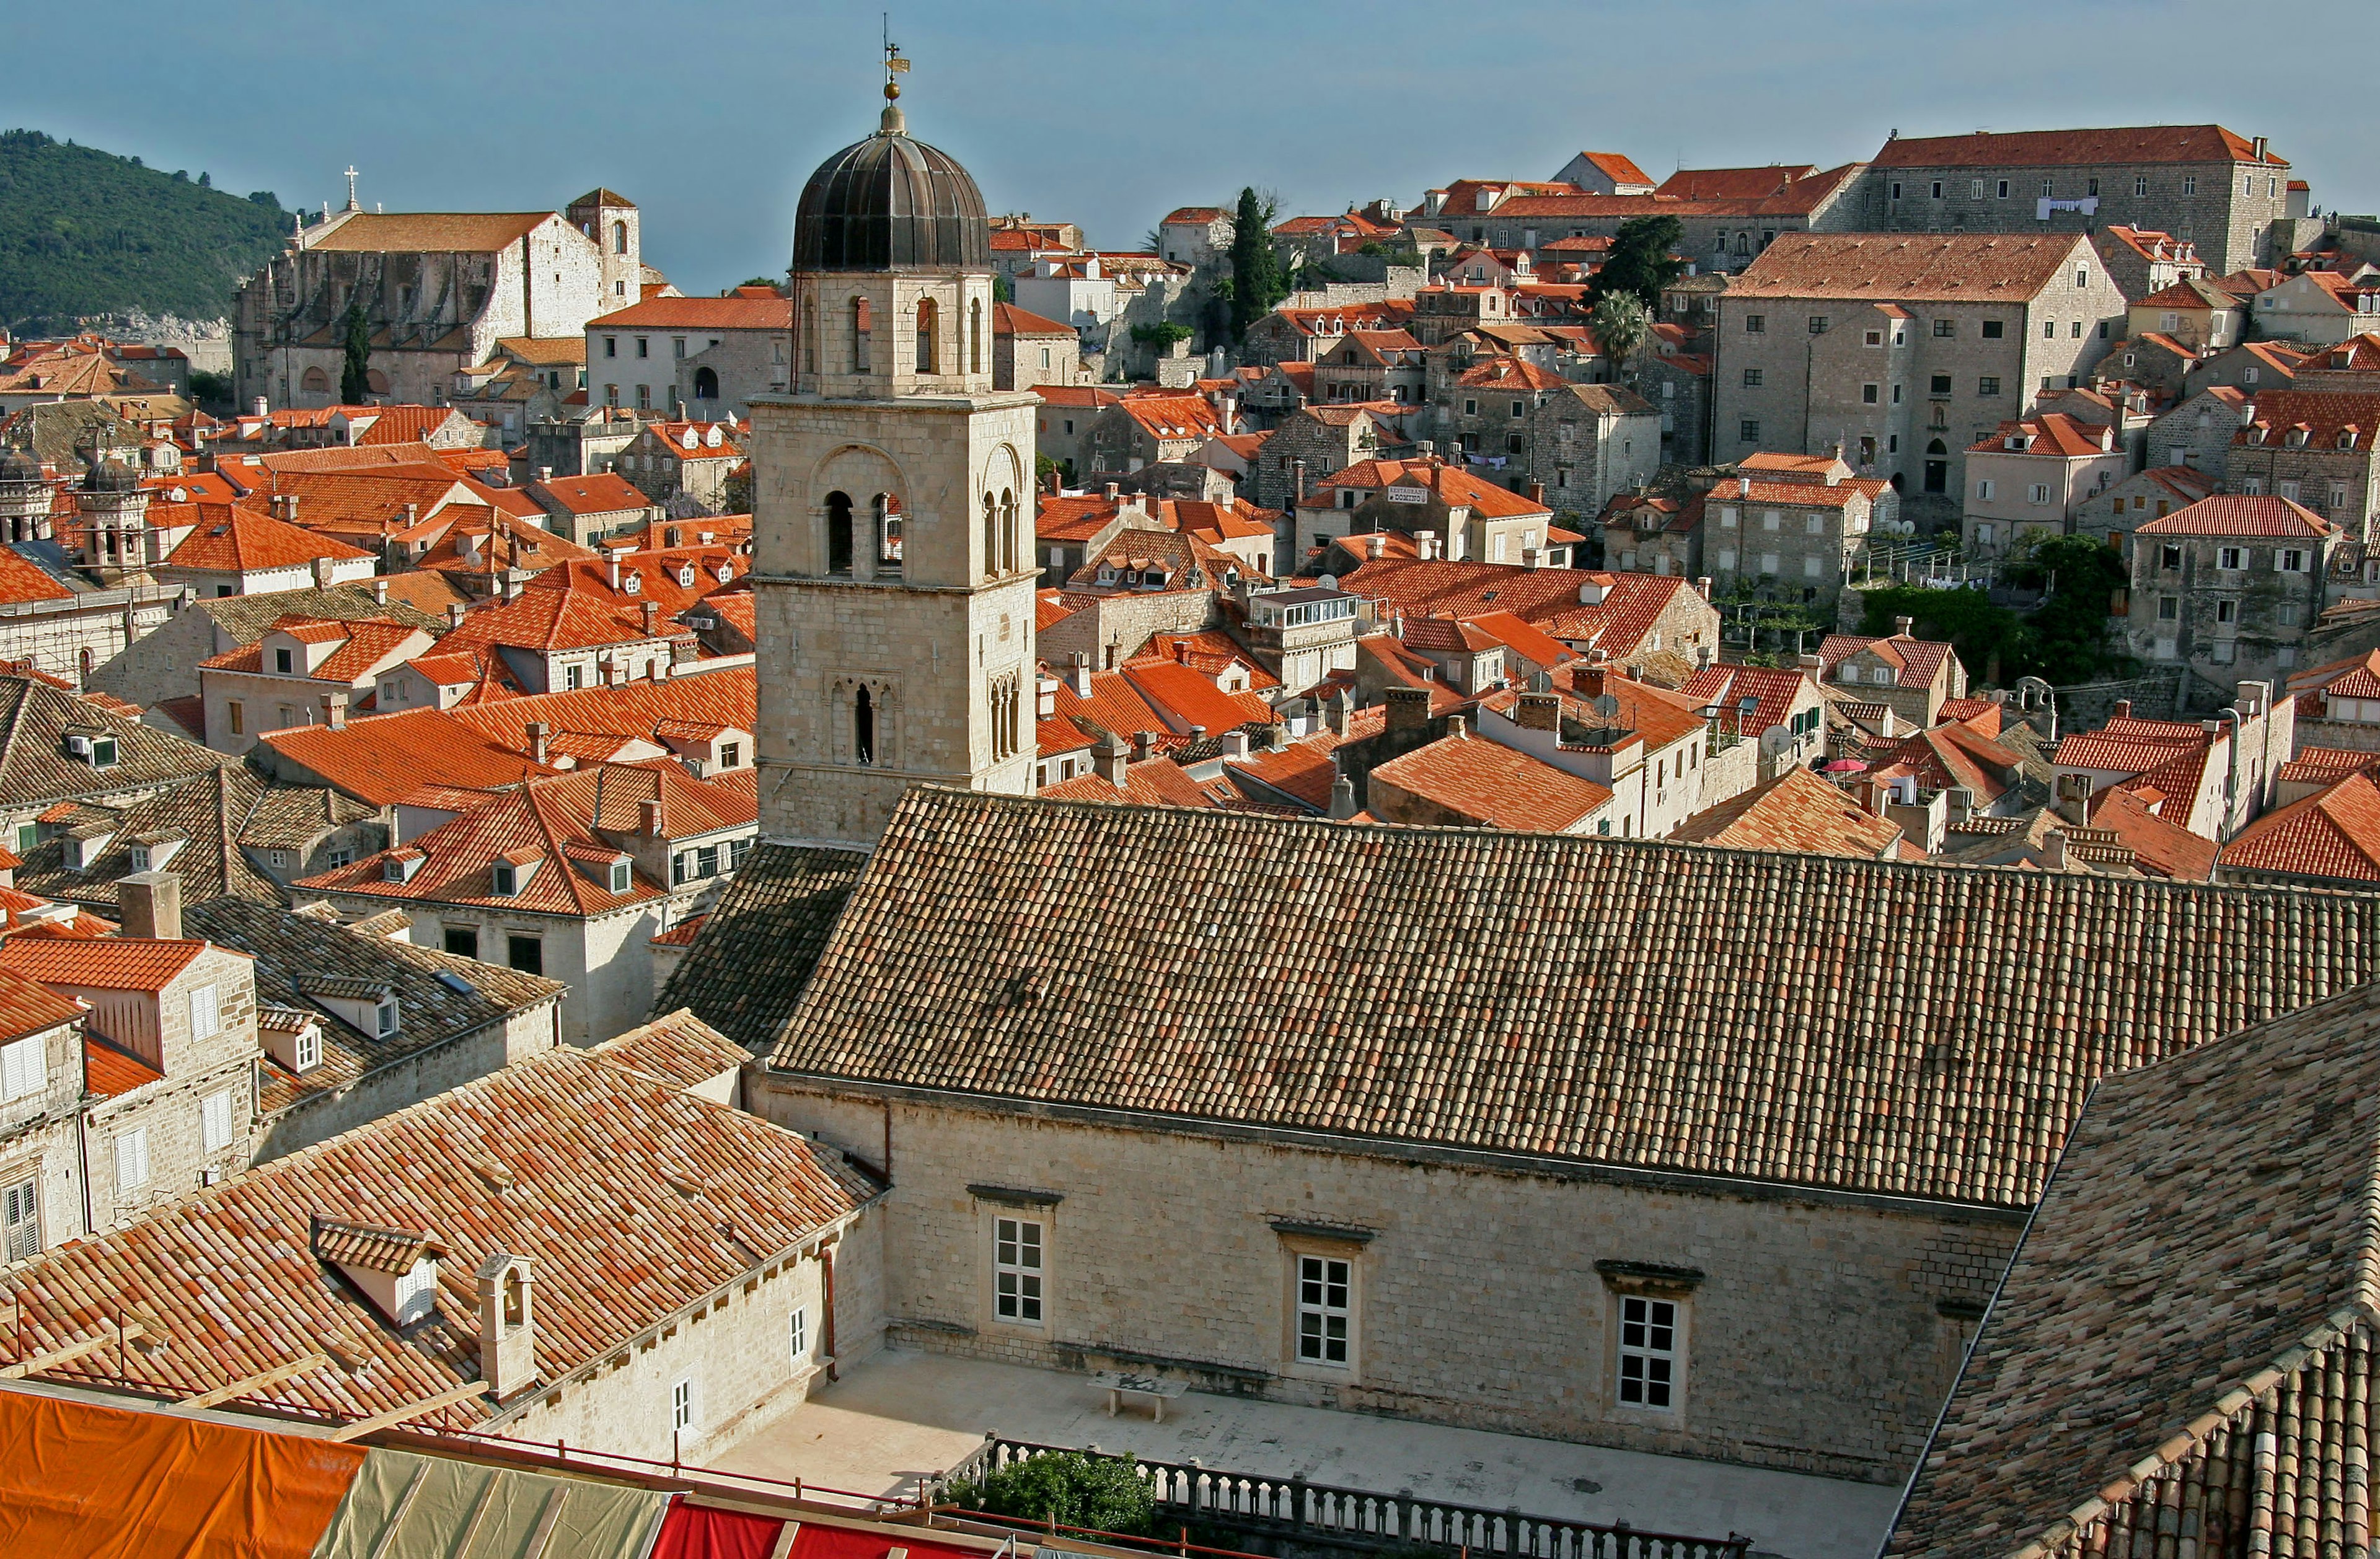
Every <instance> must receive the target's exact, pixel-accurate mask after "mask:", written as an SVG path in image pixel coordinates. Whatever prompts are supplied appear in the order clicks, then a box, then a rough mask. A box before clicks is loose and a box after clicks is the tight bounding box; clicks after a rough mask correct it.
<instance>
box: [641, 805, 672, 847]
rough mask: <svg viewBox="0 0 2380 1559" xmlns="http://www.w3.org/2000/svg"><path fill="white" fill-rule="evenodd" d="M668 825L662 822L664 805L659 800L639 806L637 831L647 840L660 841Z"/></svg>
mask: <svg viewBox="0 0 2380 1559" xmlns="http://www.w3.org/2000/svg"><path fill="white" fill-rule="evenodd" d="M665 827H666V825H665V824H663V823H662V804H661V803H660V801H658V800H654V801H640V802H638V803H637V832H638V833H640V834H642V835H644V836H645V837H646V838H647V839H659V838H661V837H662V829H663V828H665Z"/></svg>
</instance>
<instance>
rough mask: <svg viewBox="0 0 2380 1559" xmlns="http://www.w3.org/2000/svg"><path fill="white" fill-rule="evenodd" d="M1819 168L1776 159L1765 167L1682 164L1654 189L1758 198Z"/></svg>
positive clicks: (1688, 195)
mask: <svg viewBox="0 0 2380 1559" xmlns="http://www.w3.org/2000/svg"><path fill="white" fill-rule="evenodd" d="M1817 171H1818V165H1817V164H1816V163H1770V164H1769V165H1768V166H1767V167H1765V168H1680V169H1679V170H1678V171H1677V172H1676V173H1673V174H1671V175H1670V176H1669V177H1667V178H1665V179H1663V180H1662V181H1661V183H1660V187H1658V188H1657V189H1656V190H1654V193H1655V194H1657V195H1667V196H1669V197H1670V198H1672V199H1679V200H1757V199H1764V198H1766V197H1767V196H1770V195H1780V194H1783V193H1784V192H1785V190H1786V188H1787V187H1789V186H1791V184H1792V183H1793V182H1794V181H1795V180H1796V179H1804V178H1807V177H1809V176H1810V175H1812V174H1815V173H1816V172H1817Z"/></svg>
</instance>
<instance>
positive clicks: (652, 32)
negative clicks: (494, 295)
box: [0, 0, 2380, 292]
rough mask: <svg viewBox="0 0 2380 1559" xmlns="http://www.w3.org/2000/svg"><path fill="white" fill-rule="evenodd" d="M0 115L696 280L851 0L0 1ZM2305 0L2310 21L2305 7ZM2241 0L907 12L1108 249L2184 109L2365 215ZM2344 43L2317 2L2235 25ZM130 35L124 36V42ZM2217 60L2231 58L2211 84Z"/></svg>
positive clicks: (989, 144)
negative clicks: (1499, 183) (1361, 205)
mask: <svg viewBox="0 0 2380 1559" xmlns="http://www.w3.org/2000/svg"><path fill="white" fill-rule="evenodd" d="M5 11H6V15H5V16H0V58H6V59H7V60H8V61H9V69H8V80H7V88H6V94H5V97H0V121H5V127H29V128H34V129H41V130H45V131H47V132H49V133H51V134H53V135H56V136H59V137H71V138H72V139H76V140H78V141H81V142H83V143H85V144H88V145H92V146H97V147H100V148H103V149H104V150H107V151H116V152H122V153H126V154H129V155H137V156H139V157H140V158H142V159H143V160H144V161H146V162H147V163H150V165H152V166H153V167H162V168H164V169H166V170H168V171H170V170H173V169H176V168H187V169H188V171H189V172H190V173H191V175H193V176H195V175H197V174H198V173H200V171H201V170H204V171H206V172H209V173H212V175H214V182H215V184H216V185H217V186H218V187H222V188H225V189H229V190H232V191H234V192H236V193H241V194H245V193H246V192H247V191H249V190H250V189H258V188H265V189H271V190H273V191H274V192H276V193H277V194H279V195H280V197H281V199H282V200H283V202H284V203H285V204H289V205H296V204H299V203H303V204H305V205H307V206H309V207H317V208H318V207H319V206H320V204H321V202H322V201H323V200H325V199H339V198H341V197H342V196H343V194H344V183H343V181H342V180H341V178H340V177H339V170H340V169H342V168H344V167H345V166H346V164H347V163H349V162H350V161H352V162H353V163H355V164H356V166H357V167H358V168H359V169H360V170H362V175H363V177H362V180H361V185H362V198H363V199H364V201H365V203H366V204H367V205H370V203H372V202H374V201H379V202H382V203H384V204H385V205H386V207H387V208H388V209H389V210H391V211H401V210H440V209H443V210H465V211H469V210H478V211H525V210H534V209H540V208H558V207H559V206H561V205H562V204H563V203H564V202H565V201H566V200H568V199H571V198H572V197H573V196H575V195H577V194H578V193H580V192H581V191H583V190H585V189H587V188H589V187H592V186H594V185H597V184H604V185H609V186H611V187H613V188H614V189H617V190H619V191H621V192H622V193H624V194H625V195H627V196H628V197H629V198H630V199H634V200H636V201H637V203H638V205H640V206H641V207H643V208H644V211H645V247H646V258H647V259H648V260H650V261H651V262H652V263H654V264H656V265H659V266H661V267H662V269H663V270H665V271H666V272H669V274H670V277H671V279H672V280H673V281H674V282H676V283H677V284H679V285H680V286H681V287H683V288H684V289H685V290H686V291H688V292H710V291H716V290H717V289H719V288H720V287H722V286H726V285H729V284H733V283H735V282H737V281H740V280H742V279H743V278H745V277H746V276H749V275H754V274H759V273H763V272H780V271H782V270H783V268H784V264H785V259H786V254H787V252H788V249H789V247H790V228H791V223H792V216H793V202H794V198H795V194H796V193H797V192H798V191H799V189H800V187H801V182H802V180H803V178H804V177H805V176H806V175H807V173H808V171H809V170H810V169H811V168H812V167H814V166H815V165H816V164H817V163H819V162H820V160H821V159H822V158H824V157H825V156H826V155H827V154H828V153H830V152H832V151H834V150H835V149H836V148H837V147H840V146H842V145H844V144H845V143H847V142H849V141H852V140H856V139H859V137H861V136H862V135H864V134H866V133H868V131H869V130H871V129H872V128H874V125H875V117H876V111H877V110H878V108H879V107H880V106H881V102H880V98H879V97H878V95H877V94H878V91H879V87H880V79H881V78H880V72H879V70H878V67H877V64H876V61H877V58H878V48H877V45H878V36H879V22H878V16H879V11H878V9H877V8H876V7H872V6H871V7H864V8H854V7H846V6H817V5H806V4H794V3H784V0H778V3H773V4H772V3H769V0H760V3H759V4H748V3H747V4H744V5H735V6H728V5H681V6H670V5H662V4H654V3H650V0H647V3H643V4H615V3H613V0H574V3H572V4H569V5H561V4H551V3H549V0H499V3H496V4H490V3H489V0H472V3H471V4H452V3H449V0H410V3H409V4H407V5H404V6H370V7H364V6H350V5H346V4H339V3H331V4H318V3H310V4H297V3H290V0H232V3H231V4H228V5H205V6H195V5H191V4H189V3H188V0H174V3H171V4H168V3H165V0H110V3H109V4H108V5H107V6H104V7H103V13H101V12H93V11H91V10H86V9H84V8H82V7H79V6H31V5H29V4H18V5H9V6H6V7H5ZM2325 13H2327V17H2326V18H2325ZM2243 15H2244V13H2242V12H2241V11H2240V9H2239V7H2238V6H2236V5H2228V4H2227V5H2223V6H2216V5H2213V4H2202V3H2199V0H2178V3H2177V0H2168V3H2164V4H2155V5H2150V4H2132V3H2127V0H2060V3H2058V4H2038V3H2035V0H2007V3H2001V4H1997V5H1993V6H1973V7H1956V8H1953V7H1949V6H1925V5H1912V4H1908V3H1906V0H1900V3H1894V4H1870V3H1850V0H1837V3H1828V0H1806V3H1804V4H1800V5H1790V6H1784V5H1759V6H1755V5H1743V4H1728V3H1724V0H1706V3H1699V4H1686V5H1668V6H1662V5H1646V4H1634V5H1628V6H1612V5H1606V4H1601V3H1599V0H1597V3H1579V0H1573V3H1569V4H1540V3H1532V0H1504V3H1502V4H1499V5H1496V6H1477V5H1464V4H1455V3H1449V0H1437V3H1433V4H1426V5H1425V4H1415V3H1407V0H1365V3H1360V4H1359V3H1354V0H1271V3H1269V4H1255V3H1248V0H1193V3H1190V4H1174V5H1164V6H1160V5H1147V4H1126V5H1117V4H1113V3H1107V4H1099V3H1091V0H998V3H995V4H983V3H963V0H908V3H906V4H903V5H901V6H898V7H897V8H896V9H895V10H894V13H893V17H892V36H893V38H894V40H895V41H896V42H899V43H900V44H901V45H902V47H903V49H904V51H905V53H906V54H908V55H909V56H910V57H911V58H912V59H913V60H914V61H915V62H916V69H915V70H914V71H913V72H912V74H911V75H910V76H909V78H908V79H907V92H906V95H905V98H904V106H905V107H906V108H907V109H908V111H909V115H910V119H909V123H910V128H911V130H912V132H913V133H915V134H917V135H918V136H920V137H922V138H923V139H928V140H930V141H932V142H934V143H935V144H937V145H939V146H941V148H943V149H944V150H945V151H950V152H952V153H953V155H955V156H957V157H958V158H959V159H960V160H961V161H963V162H964V163H966V164H967V166H968V167H969V168H970V169H972V170H973V171H974V173H975V175H976V177H977V181H978V182H979V183H980V184H981V185H982V186H983V191H984V198H985V199H986V200H987V201H988V202H989V203H990V206H991V208H992V210H994V211H1020V210H1021V211H1030V212H1032V213H1033V214H1034V215H1035V216H1037V217H1042V218H1071V219H1073V220H1075V221H1078V222H1080V223H1082V224H1084V225H1085V226H1086V227H1087V229H1089V231H1090V235H1091V238H1092V241H1093V242H1094V243H1097V244H1099V245H1101V246H1103V247H1107V248H1135V247H1136V246H1137V244H1138V241H1139V238H1140V236H1141V235H1142V234H1144V233H1145V232H1147V230H1148V229H1149V228H1150V227H1151V226H1153V225H1155V224H1156V221H1157V219H1158V218H1159V217H1160V216H1162V215H1163V214H1164V213H1165V212H1166V211H1170V210H1172V208H1173V207H1175V206H1178V205H1185V204H1193V203H1204V202H1210V201H1224V200H1228V199H1230V198H1231V197H1233V195H1235V194H1236V193H1237V191H1238V190H1239V188H1240V187H1241V186H1243V185H1246V184H1253V185H1256V186H1257V187H1259V188H1270V189H1275V190H1278V191H1279V192H1280V194H1281V200H1282V206H1283V210H1284V211H1286V212H1298V211H1340V210H1343V209H1345V207H1346V205H1347V203H1348V202H1349V201H1350V200H1356V201H1361V200H1368V199H1373V198H1375V197H1378V196H1383V195H1387V196H1393V197H1396V198H1397V199H1401V200H1403V201H1406V202H1411V201H1413V200H1414V199H1416V198H1417V197H1418V196H1419V194H1420V192H1421V191H1422V190H1423V189H1425V188H1427V187H1431V186H1433V185H1438V184H1443V183H1445V182H1446V181H1447V180H1449V179H1451V178H1457V177H1463V176H1472V177H1498V176H1501V177H1517V178H1544V177H1547V176H1548V175H1551V174H1552V173H1553V171H1554V170H1555V169H1556V168H1557V167H1559V166H1560V164H1561V163H1563V162H1564V161H1565V160H1566V159H1567V158H1568V157H1569V155H1570V153H1571V152H1573V151H1577V150H1578V149H1580V148H1581V147H1593V148H1595V149H1597V150H1607V151H1621V152H1625V153H1627V154H1628V155H1629V156H1631V157H1633V158H1634V159H1635V160H1636V162H1637V163H1640V164H1641V165H1642V166H1643V167H1645V169H1646V170H1647V171H1648V172H1649V173H1651V174H1652V175H1654V176H1655V177H1657V178H1658V177H1659V176H1661V175H1666V174H1667V173H1668V172H1669V171H1670V169H1671V168H1673V167H1676V166H1679V165H1681V163H1682V164H1683V165H1686V166H1699V167H1710V166H1730V165H1737V164H1741V163H1773V162H1797V163H1798V162H1809V163H1819V164H1822V165H1827V166H1831V165H1833V164H1835V163H1841V162H1848V161H1852V160H1854V159H1857V158H1860V157H1864V156H1866V155H1869V154H1872V153H1873V152H1874V151H1875V150H1876V147H1877V146H1878V145H1880V144H1881V143H1882V141H1883V139H1884V138H1885V136H1886V134H1887V133H1888V131H1889V130H1891V129H1892V128H1894V127H1900V129H1901V130H1902V131H1903V132H1904V133H1906V134H1911V135H1919V134H1955V133H1958V132H1961V131H1965V130H1972V129H1975V128H1978V127H1988V128H1992V129H2031V128H2044V127H2061V126H2096V125H2130V124H2159V123H2202V122H2204V121H2207V120H2215V121H2218V122H2221V123H2223V124H2226V125H2228V126H2229V127H2231V128H2233V129H2235V130H2237V131H2239V132H2240V133H2241V134H2243V135H2251V136H2253V135H2259V134H2261V135H2266V136H2269V137H2271V138H2272V143H2273V146H2274V149H2275V150H2276V151H2278V152H2280V153H2281V154H2282V155H2284V156H2286V157H2289V159H2290V160H2291V161H2292V162H2293V163H2295V165H2296V169H2297V172H2298V175H2299V176H2301V177H2305V178H2309V179H2311V180H2312V181H2313V188H2314V199H2315V200H2316V201H2317V202H2318V203H2319V204H2321V205H2323V206H2324V207H2325V208H2329V207H2333V206H2336V207H2338V208H2339V209H2342V210H2346V211H2374V210H2375V209H2380V172H2376V171H2375V170H2374V165H2373V162H2372V159H2371V158H2370V157H2369V155H2368V154H2364V155H2359V154H2358V153H2359V152H2360V151H2362V145H2361V143H2362V142H2363V141H2365V140H2368V139H2369V138H2368V135H2367V134H2366V132H2365V129H2364V127H2363V125H2362V122H2361V120H2360V117H2359V116H2358V115H2355V114H2353V113H2352V112H2350V110H2349V109H2348V108H2344V107H2342V100H2341V99H2340V98H2339V97H2338V94H2336V93H2334V92H2329V91H2323V90H2321V89H2319V88H2304V89H2293V90H2286V91H2277V90H2275V89H2274V79H2273V78H2272V76H2271V74H2270V73H2269V72H2268V71H2262V70H2258V69H2256V68H2255V67H2254V66H2253V54H2254V48H2253V44H2252V43H2251V42H2249V41H2248V40H2246V39H2244V38H2242V37H2241V35H2240V29H2241V27H2242V25H2243ZM2256 15H2257V16H2259V17H2261V18H2267V19H2270V18H2279V17H2283V16H2287V17H2289V18H2294V19H2295V21H2296V22H2297V23H2298V24H2301V25H2302V26H2303V27H2304V28H2306V29H2308V30H2307V31H2304V32H2301V34H2300V36H2315V37H2319V36H2323V35H2325V33H2332V34H2336V35H2342V36H2343V35H2348V34H2351V33H2352V32H2353V31H2355V30H2356V29H2357V28H2358V27H2359V26H2360V25H2361V22H2360V21H2359V20H2356V19H2354V18H2355V17H2360V15H2361V13H2355V14H2353V15H2352V16H2351V15H2350V12H2349V11H2348V9H2347V7H2346V6H2344V5H2336V6H2334V5H2330V4H2320V5H2315V4H2296V5H2286V6H2266V7H2264V8H2262V9H2261V10H2259V11H2257V12H2256ZM118 44H120V45H122V46H120V47H119V46H116V45H118ZM2235 58H2237V59H2240V61H2242V63H2245V64H2247V65H2248V68H2246V69H2243V70H2241V71H2240V72H2239V73H2238V74H2237V75H2235V76H2227V75H2226V74H2225V67H2226V66H2227V65H2228V64H2229V63H2230V62H2231V61H2232V60H2233V59H2235Z"/></svg>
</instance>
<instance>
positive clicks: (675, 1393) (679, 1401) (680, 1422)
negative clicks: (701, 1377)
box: [670, 1380, 694, 1434]
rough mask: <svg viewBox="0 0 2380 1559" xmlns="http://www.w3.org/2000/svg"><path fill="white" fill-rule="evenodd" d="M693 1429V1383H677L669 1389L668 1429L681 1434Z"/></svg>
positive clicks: (687, 1381)
mask: <svg viewBox="0 0 2380 1559" xmlns="http://www.w3.org/2000/svg"><path fill="white" fill-rule="evenodd" d="M693 1427H694V1383H693V1382H692V1381H690V1380H686V1381H679V1382H677V1383H676V1384H674V1385H672V1386H671V1387H670V1428H671V1429H673V1430H674V1431H676V1432H678V1433H680V1434H683V1433H685V1432H686V1431H688V1430H690V1429H692V1428H693Z"/></svg>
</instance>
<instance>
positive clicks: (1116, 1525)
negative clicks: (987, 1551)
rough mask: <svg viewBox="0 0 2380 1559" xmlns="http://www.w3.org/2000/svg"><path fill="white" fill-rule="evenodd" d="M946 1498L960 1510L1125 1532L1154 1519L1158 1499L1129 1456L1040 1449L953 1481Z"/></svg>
mask: <svg viewBox="0 0 2380 1559" xmlns="http://www.w3.org/2000/svg"><path fill="white" fill-rule="evenodd" d="M947 1497H948V1499H949V1500H950V1502H951V1503H952V1504H953V1505H958V1506H959V1507H960V1508H962V1509H965V1510H980V1511H985V1512H987V1513H989V1514H990V1515H993V1516H1014V1517H1023V1518H1024V1519H1026V1520H1028V1521H1050V1520H1055V1521H1056V1522H1057V1523H1058V1524H1059V1525H1061V1526H1064V1527H1080V1528H1084V1529H1088V1530H1091V1531H1095V1532H1115V1533H1119V1534H1121V1535H1123V1536H1127V1537H1135V1536H1141V1535H1145V1534H1147V1532H1148V1531H1149V1530H1150V1529H1152V1528H1153V1527H1154V1526H1155V1525H1156V1521H1157V1502H1156V1500H1155V1499H1154V1498H1153V1497H1152V1496H1151V1494H1150V1493H1149V1489H1148V1485H1147V1483H1146V1482H1144V1481H1142V1480H1141V1477H1140V1475H1139V1474H1138V1473H1137V1472H1135V1471H1134V1470H1133V1461H1132V1458H1131V1457H1130V1456H1086V1455H1084V1454H1083V1453H1082V1452H1080V1451H1044V1452H1042V1453H1041V1454H1040V1455H1039V1456H1027V1457H1026V1458H1025V1459H1024V1460H1023V1461H1014V1462H1010V1463H1009V1464H1008V1465H1007V1466H1006V1467H1003V1468H1001V1469H1000V1470H999V1471H998V1472H995V1473H993V1474H992V1475H991V1476H990V1477H989V1478H987V1479H985V1480H983V1481H982V1482H980V1483H976V1482H969V1481H965V1480H961V1481H959V1482H955V1483H953V1484H952V1485H951V1486H950V1488H949V1490H948V1491H947Z"/></svg>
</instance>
